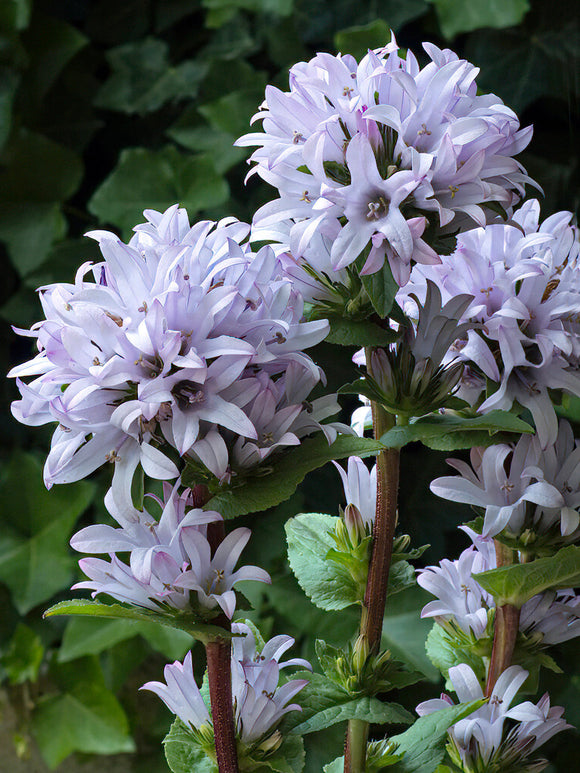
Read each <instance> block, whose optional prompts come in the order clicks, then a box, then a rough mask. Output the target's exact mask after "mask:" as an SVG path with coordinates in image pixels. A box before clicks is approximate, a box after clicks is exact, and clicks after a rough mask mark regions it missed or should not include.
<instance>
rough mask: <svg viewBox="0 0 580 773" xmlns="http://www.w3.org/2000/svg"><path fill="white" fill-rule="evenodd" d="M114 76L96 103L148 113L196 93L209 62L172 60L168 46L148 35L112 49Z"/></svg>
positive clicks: (99, 92) (102, 87)
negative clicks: (170, 59)
mask: <svg viewBox="0 0 580 773" xmlns="http://www.w3.org/2000/svg"><path fill="white" fill-rule="evenodd" d="M106 56H107V61H108V63H109V66H110V68H111V75H110V77H109V79H108V80H106V81H105V82H104V83H103V85H102V86H101V88H100V89H99V91H98V92H97V95H96V97H95V105H97V107H104V108H107V109H109V110H117V111H119V112H122V113H128V114H132V113H137V114H138V115H145V114H146V113H149V112H152V111H153V110H158V109H159V108H160V107H162V106H163V105H164V104H166V103H167V102H173V101H176V100H179V99H186V98H189V99H191V98H192V97H195V96H196V95H197V92H198V89H199V85H200V83H201V81H202V80H203V78H204V77H205V75H206V73H207V70H208V65H207V64H206V63H200V62H196V61H194V60H189V61H184V62H182V63H181V64H179V65H177V66H173V65H171V64H170V62H169V47H168V45H167V43H165V42H164V41H163V40H159V39H158V38H145V39H143V40H139V41H137V42H135V43H125V44H123V45H121V46H117V47H116V48H112V49H109V51H108V52H107V54H106Z"/></svg>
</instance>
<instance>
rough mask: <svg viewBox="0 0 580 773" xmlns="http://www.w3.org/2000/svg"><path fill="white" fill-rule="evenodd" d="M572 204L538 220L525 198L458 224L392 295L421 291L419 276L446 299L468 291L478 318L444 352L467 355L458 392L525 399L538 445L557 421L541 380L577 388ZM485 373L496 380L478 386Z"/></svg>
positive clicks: (471, 313)
mask: <svg viewBox="0 0 580 773" xmlns="http://www.w3.org/2000/svg"><path fill="white" fill-rule="evenodd" d="M571 217H572V215H571V213H569V212H559V213H557V214H556V215H553V216H551V217H549V218H547V219H546V220H545V221H544V223H542V224H540V223H539V204H538V202H537V201H529V202H526V204H524V205H523V206H522V208H521V209H520V210H519V211H518V212H516V213H515V214H514V216H513V218H512V219H511V221H509V222H508V223H504V224H495V225H489V226H487V228H485V229H483V228H479V229H475V230H473V231H470V232H468V233H464V234H460V235H459V237H458V240H457V249H456V251H455V252H454V253H453V254H452V255H448V256H443V257H442V259H441V260H442V262H441V264H440V265H438V266H431V267H424V266H417V267H416V268H415V269H414V270H413V273H412V276H411V280H410V282H409V285H408V286H407V287H406V288H405V291H404V292H401V293H400V294H399V296H398V301H399V303H401V304H402V305H403V307H406V306H407V305H408V304H409V297H410V295H409V294H410V293H414V294H416V295H417V296H419V297H420V298H423V297H425V294H426V286H427V285H426V283H427V281H429V280H430V281H433V282H435V283H436V284H437V286H438V287H439V288H440V290H441V292H442V294H443V298H444V299H452V298H455V297H456V296H457V294H458V293H469V294H470V295H472V296H473V300H472V302H471V303H470V304H469V306H468V308H467V309H466V310H465V311H464V313H463V316H462V320H463V321H466V320H471V321H473V322H475V323H478V325H477V326H476V328H475V329H473V330H469V331H468V332H467V334H466V335H462V336H461V337H459V338H458V340H457V342H456V344H455V345H454V348H453V350H452V351H451V352H450V354H449V357H450V358H451V357H453V358H458V359H459V360H461V361H463V362H465V363H466V364H467V365H469V369H468V370H466V371H465V374H466V379H468V383H466V384H465V388H463V389H460V391H459V396H460V397H463V398H464V399H465V400H467V401H468V402H469V403H470V404H471V405H474V406H475V407H477V408H478V410H479V411H480V412H483V413H485V412H487V411H490V410H493V409H504V410H509V409H510V408H511V407H512V405H513V404H514V402H517V403H519V404H520V405H522V406H524V407H525V408H528V409H529V410H530V412H531V413H532V416H533V418H534V421H535V424H536V429H537V432H538V435H539V437H540V441H541V443H542V446H543V447H546V446H548V445H549V444H551V443H554V442H555V440H556V435H557V430H558V425H557V418H556V414H555V411H554V407H553V400H552V398H551V396H550V394H549V390H562V391H563V392H567V393H569V394H573V395H580V367H579V363H580V360H579V358H578V350H579V346H578V332H579V331H578V323H577V319H578V314H579V313H580V270H579V268H578V260H577V259H578V251H579V245H580V243H579V241H578V234H577V230H576V229H575V228H573V227H571V226H570V220H571ZM486 380H487V381H488V382H489V381H491V382H495V383H496V384H497V388H496V389H495V390H491V393H490V392H487V393H486V391H485V390H486Z"/></svg>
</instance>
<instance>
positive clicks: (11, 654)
mask: <svg viewBox="0 0 580 773" xmlns="http://www.w3.org/2000/svg"><path fill="white" fill-rule="evenodd" d="M43 655H44V647H43V645H42V642H41V640H40V637H39V636H38V635H37V634H36V633H35V632H34V631H33V630H32V628H29V627H28V626H27V625H24V623H19V624H18V626H17V627H16V631H15V632H14V636H13V637H12V638H11V639H10V642H9V643H8V646H7V648H6V651H5V652H4V654H3V655H2V657H0V665H1V666H2V668H3V669H4V671H5V672H6V675H7V676H8V681H9V682H10V684H22V682H26V681H30V682H34V681H36V679H37V678H38V671H39V669H40V664H41V663H42V656H43Z"/></svg>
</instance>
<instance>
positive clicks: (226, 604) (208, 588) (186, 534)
mask: <svg viewBox="0 0 580 773" xmlns="http://www.w3.org/2000/svg"><path fill="white" fill-rule="evenodd" d="M250 535H251V531H250V529H246V528H239V529H234V531H232V532H230V533H229V534H228V535H227V536H226V538H225V539H224V540H223V541H222V542H221V543H220V544H219V546H218V548H217V550H216V551H215V553H214V555H213V556H212V555H211V548H210V544H209V542H208V540H207V538H206V537H205V536H204V535H203V534H201V533H200V532H199V531H198V530H197V529H195V528H191V527H189V528H185V529H183V531H182V536H181V541H182V544H183V549H184V551H185V553H186V555H187V557H188V559H189V564H188V568H187V569H185V571H183V572H181V573H180V574H179V575H177V576H176V577H175V579H174V580H173V584H174V585H175V586H176V587H178V588H184V589H186V590H193V591H196V593H197V597H198V599H199V602H200V604H201V605H202V606H203V607H207V608H208V609H213V608H214V607H216V606H217V605H218V604H219V606H220V607H221V609H222V611H223V612H224V614H225V615H227V617H229V618H231V617H232V615H233V614H234V611H235V608H236V594H235V591H234V590H233V586H234V585H235V584H236V583H237V582H240V581H241V580H256V581H257V582H267V583H269V582H271V580H270V575H269V574H268V572H266V571H264V569H261V568H260V567H258V566H242V567H241V568H240V569H237V570H236V571H234V568H235V565H236V564H237V562H238V559H239V557H240V555H241V553H242V550H243V549H244V548H245V546H246V545H247V543H248V540H249V539H250Z"/></svg>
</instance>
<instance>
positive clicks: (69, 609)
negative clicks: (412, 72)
mask: <svg viewBox="0 0 580 773" xmlns="http://www.w3.org/2000/svg"><path fill="white" fill-rule="evenodd" d="M57 615H88V616H90V617H108V618H110V617H117V618H124V619H126V620H138V621H140V622H143V621H147V622H157V623H159V624H160V625H165V626H168V627H169V628H177V629H178V630H180V631H185V632H186V633H188V634H189V635H190V636H191V637H192V638H193V639H196V640H197V641H201V642H203V643H207V642H209V641H215V640H216V639H229V638H231V636H232V634H231V633H230V632H229V631H226V630H225V629H224V628H219V627H218V626H217V625H209V624H207V623H200V622H199V621H198V620H195V619H194V618H193V616H192V615H191V614H187V613H183V612H179V613H176V614H174V615H173V614H170V613H169V612H167V613H164V612H154V611H153V610H148V609H137V608H136V607H130V606H124V605H123V604H103V603H101V602H100V601H90V600H89V599H72V600H71V601H59V603H58V604H55V605H54V606H52V607H50V608H49V609H47V610H46V612H45V613H44V617H56V616H57Z"/></svg>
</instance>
